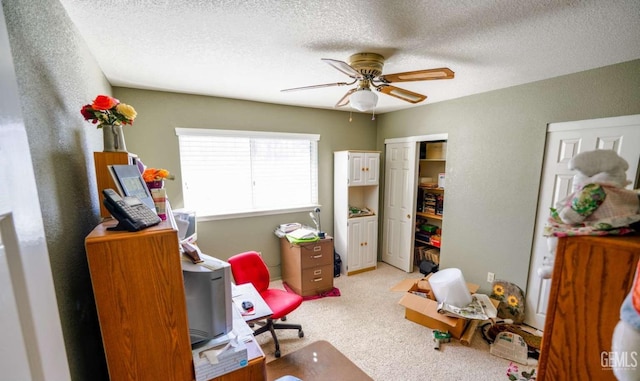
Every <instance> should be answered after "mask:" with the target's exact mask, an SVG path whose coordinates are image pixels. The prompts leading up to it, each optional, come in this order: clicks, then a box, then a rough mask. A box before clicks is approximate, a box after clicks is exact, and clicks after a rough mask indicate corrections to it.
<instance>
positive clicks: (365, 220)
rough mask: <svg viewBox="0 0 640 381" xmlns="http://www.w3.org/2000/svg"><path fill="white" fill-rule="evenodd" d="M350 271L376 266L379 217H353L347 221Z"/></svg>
mask: <svg viewBox="0 0 640 381" xmlns="http://www.w3.org/2000/svg"><path fill="white" fill-rule="evenodd" d="M347 234H348V237H349V239H348V249H347V250H348V253H349V256H348V257H347V267H348V269H349V272H353V271H357V270H362V269H368V268H372V267H374V268H375V267H376V258H377V247H378V217H376V216H373V217H359V218H351V219H349V221H347Z"/></svg>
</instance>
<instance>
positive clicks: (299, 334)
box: [298, 330, 304, 339]
mask: <svg viewBox="0 0 640 381" xmlns="http://www.w3.org/2000/svg"><path fill="white" fill-rule="evenodd" d="M298 337H299V338H301V339H302V338H303V337H304V332H302V330H300V331H298Z"/></svg>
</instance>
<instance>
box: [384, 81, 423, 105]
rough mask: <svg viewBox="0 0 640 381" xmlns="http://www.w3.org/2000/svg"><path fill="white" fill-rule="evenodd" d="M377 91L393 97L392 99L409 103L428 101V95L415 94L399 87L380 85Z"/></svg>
mask: <svg viewBox="0 0 640 381" xmlns="http://www.w3.org/2000/svg"><path fill="white" fill-rule="evenodd" d="M377 90H378V91H380V92H381V93H384V94H387V95H391V96H392V97H396V98H398V99H402V100H403V101H406V102H409V103H420V102H422V101H423V100H425V99H427V96H426V95H422V94H418V93H414V92H413V91H409V90H405V89H401V88H399V87H395V86H391V85H380V86H378V87H377Z"/></svg>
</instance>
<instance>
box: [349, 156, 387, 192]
mask: <svg viewBox="0 0 640 381" xmlns="http://www.w3.org/2000/svg"><path fill="white" fill-rule="evenodd" d="M347 156H348V161H349V186H361V185H378V178H379V176H380V153H379V152H353V151H352V152H349V153H348V155H347Z"/></svg>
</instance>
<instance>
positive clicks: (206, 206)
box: [176, 128, 320, 217]
mask: <svg viewBox="0 0 640 381" xmlns="http://www.w3.org/2000/svg"><path fill="white" fill-rule="evenodd" d="M176 134H177V135H178V141H179V147H180V166H181V172H182V190H183V195H184V206H185V208H187V209H191V210H195V211H196V213H197V214H198V216H199V217H200V216H202V217H204V216H224V215H237V214H244V213H257V212H261V213H264V212H282V211H288V210H290V209H297V208H309V207H312V206H315V205H317V203H318V141H319V139H320V136H319V135H313V134H289V133H269V132H252V131H234V130H210V129H190V128H176Z"/></svg>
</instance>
